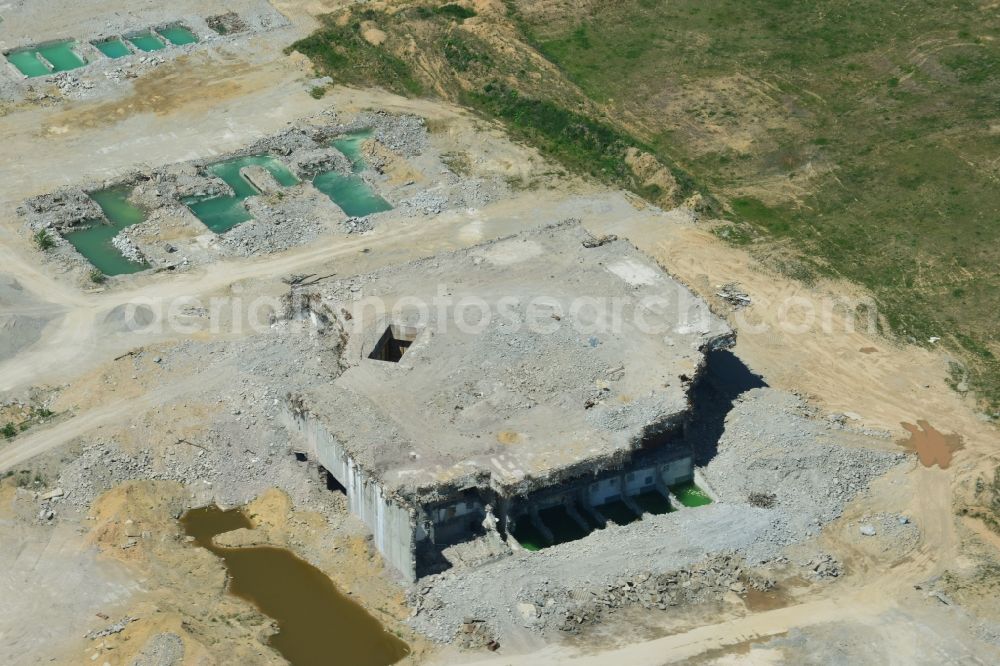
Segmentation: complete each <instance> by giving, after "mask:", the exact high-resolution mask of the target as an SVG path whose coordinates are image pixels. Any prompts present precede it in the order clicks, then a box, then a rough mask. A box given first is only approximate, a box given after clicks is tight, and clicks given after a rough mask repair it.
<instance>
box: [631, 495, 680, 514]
mask: <svg viewBox="0 0 1000 666" xmlns="http://www.w3.org/2000/svg"><path fill="white" fill-rule="evenodd" d="M633 499H634V500H635V503H636V504H638V505H639V508H641V509H642V510H643V511H645V512H646V513H651V514H653V515H660V514H663V513H670V512H671V511H673V510H674V507H672V506H670V500H668V499H667V498H666V497H664V496H663V493H661V492H659V491H656V490H650V491H648V492H645V493H640V494H638V495H636V496H635V497H634V498H633Z"/></svg>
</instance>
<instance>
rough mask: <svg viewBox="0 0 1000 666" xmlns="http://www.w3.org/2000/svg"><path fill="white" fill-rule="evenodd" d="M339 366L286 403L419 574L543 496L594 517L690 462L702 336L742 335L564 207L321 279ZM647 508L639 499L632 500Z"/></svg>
mask: <svg viewBox="0 0 1000 666" xmlns="http://www.w3.org/2000/svg"><path fill="white" fill-rule="evenodd" d="M304 298H305V299H306V301H307V307H306V308H305V309H306V310H308V311H309V314H310V316H312V317H313V318H314V319H315V320H316V321H317V322H320V323H321V324H322V325H324V326H337V327H340V328H341V329H342V333H343V335H342V339H343V340H344V348H343V357H342V358H343V363H344V364H345V369H344V371H343V373H342V374H341V375H340V376H339V377H338V378H337V379H336V380H335V381H334V382H332V383H331V384H330V385H327V386H325V387H323V388H321V389H318V390H312V391H310V392H308V393H305V394H301V395H295V396H292V398H291V400H290V401H289V410H288V420H289V423H290V424H292V426H293V427H295V428H297V429H298V430H299V432H301V433H302V434H303V435H304V441H306V442H307V448H308V450H307V451H305V452H304V453H305V454H306V455H308V456H309V457H310V458H311V459H314V460H316V461H317V462H318V464H320V465H321V466H322V467H323V468H325V470H327V472H328V473H329V474H330V475H331V476H332V477H333V478H335V479H336V481H337V482H339V484H341V485H342V486H343V487H344V488H345V489H346V494H347V496H348V503H349V506H350V510H351V511H352V512H353V513H354V514H356V515H357V516H359V517H360V518H361V519H362V520H363V521H364V522H365V523H366V524H367V525H368V526H369V528H370V529H371V531H372V533H373V536H374V542H375V544H376V546H377V547H378V549H379V550H380V551H381V553H382V554H383V556H384V557H385V559H386V561H387V562H389V563H390V564H391V565H392V566H394V567H395V568H396V569H398V570H399V572H400V573H401V574H402V575H403V576H404V577H405V578H406V579H408V580H411V581H412V580H416V579H417V578H419V577H421V576H423V575H426V574H430V573H434V572H437V571H440V570H441V569H442V568H446V567H447V566H448V563H447V562H446V561H444V560H443V558H442V555H441V553H442V551H443V550H444V549H446V548H448V547H449V546H451V545H454V544H457V543H462V542H465V541H469V540H472V539H476V538H479V537H482V536H483V535H484V534H487V535H492V536H493V537H494V538H496V537H499V538H500V539H502V540H504V541H505V543H507V544H510V546H511V547H512V548H514V549H516V548H518V547H519V544H518V538H517V537H516V536H515V535H516V534H518V533H519V532H520V533H522V534H523V533H524V532H525V531H526V530H527V531H529V532H530V531H532V530H533V532H534V533H536V534H539V533H540V535H541V536H540V538H541V539H542V540H544V541H547V542H548V543H552V542H554V541H558V535H556V534H553V532H554V531H556V530H555V529H554V528H556V527H557V526H554V525H550V524H546V522H545V520H542V519H541V514H540V512H542V513H545V512H547V511H548V512H549V513H550V514H551V512H552V511H553V510H555V511H559V512H560V518H561V519H562V520H566V521H570V522H571V523H572V524H573V525H575V526H576V527H578V528H580V529H582V530H586V531H589V530H590V529H594V528H595V527H599V526H601V525H602V524H603V523H604V522H605V521H606V520H608V519H613V517H612V516H611V515H608V514H610V513H612V512H611V511H610V508H611V507H612V505H614V504H616V503H624V504H625V505H626V506H630V505H631V506H633V508H634V504H631V503H630V498H631V497H633V496H635V495H637V494H639V493H642V492H649V491H653V492H659V493H661V494H663V495H664V497H667V496H668V493H669V490H668V489H669V487H670V486H671V485H673V484H675V483H678V482H683V481H687V480H690V479H691V478H692V475H693V474H694V468H693V462H692V452H691V451H690V450H689V449H688V448H686V447H685V445H683V444H682V439H683V437H682V433H683V430H684V428H685V423H686V422H687V420H688V419H689V418H690V412H691V405H690V401H689V388H690V386H691V383H692V382H693V381H694V380H695V378H696V377H697V376H698V373H699V372H700V370H701V368H702V366H703V365H704V359H705V354H706V353H707V352H708V351H710V350H712V349H717V348H723V347H728V346H731V344H732V342H733V340H734V335H733V333H732V331H731V330H730V329H729V327H728V326H727V325H726V324H725V322H724V321H723V320H722V319H720V318H718V317H716V316H715V315H713V314H712V313H711V312H710V310H709V308H708V305H707V304H706V303H705V302H704V301H703V300H701V299H700V298H698V297H696V296H695V295H694V294H693V293H692V292H691V291H689V290H688V289H687V288H686V287H684V286H683V285H681V284H680V283H678V282H677V281H675V280H673V279H672V278H671V277H670V276H668V275H667V274H666V273H664V272H663V271H662V270H661V269H660V268H659V267H658V266H657V265H656V264H655V263H654V262H652V261H651V260H650V259H649V258H647V257H645V256H644V255H642V254H641V253H640V252H639V251H638V250H636V249H635V248H634V247H633V246H632V245H630V244H628V243H626V242H624V241H620V240H615V239H613V238H602V239H594V238H593V237H591V236H590V235H589V234H588V233H587V232H586V231H585V230H584V229H583V228H582V227H581V226H580V225H579V223H578V222H576V221H567V222H564V223H560V224H557V225H553V226H549V227H546V228H543V229H540V230H537V231H532V232H526V233H523V234H520V235H518V236H515V237H511V238H506V239H501V240H498V241H493V242H490V243H487V244H484V245H481V246H477V247H474V248H471V249H468V250H463V251H459V252H455V253H451V254H446V255H439V256H436V257H432V258H429V259H425V260H421V261H418V262H414V263H410V264H406V265H403V266H396V267H391V268H386V269H384V270H382V271H379V272H377V273H374V274H371V275H367V276H359V277H355V278H350V279H345V280H341V281H338V282H335V283H330V284H328V285H326V286H324V287H322V288H318V287H314V288H313V291H312V292H311V293H310V294H308V295H306V296H304ZM640 513H641V512H640Z"/></svg>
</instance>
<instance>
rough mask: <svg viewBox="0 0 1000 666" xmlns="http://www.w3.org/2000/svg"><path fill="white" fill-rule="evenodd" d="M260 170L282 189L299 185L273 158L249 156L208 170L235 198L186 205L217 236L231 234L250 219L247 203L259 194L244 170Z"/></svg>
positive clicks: (198, 200) (191, 201) (196, 199)
mask: <svg viewBox="0 0 1000 666" xmlns="http://www.w3.org/2000/svg"><path fill="white" fill-rule="evenodd" d="M252 165H256V166H260V167H263V168H265V169H267V171H268V172H269V173H270V174H271V175H272V176H274V179H275V180H276V181H277V182H278V184H279V185H282V186H284V187H290V186H292V185H295V184H297V183H298V182H299V179H298V178H296V177H295V174H293V173H292V172H291V171H289V169H288V167H286V166H285V165H284V164H282V163H281V162H279V161H278V160H276V159H274V158H273V157H271V156H270V155H248V156H246V157H237V158H235V159H232V160H226V161H225V162H218V163H216V164H212V165H211V166H209V167H208V171H209V172H210V173H212V174H214V175H216V176H218V177H219V178H221V179H222V180H223V181H225V182H226V184H227V185H229V186H230V187H231V188H233V194H234V196H221V197H189V198H187V199H184V200H183V203H184V204H185V205H186V206H187V207H188V208H190V209H191V212H192V213H194V215H195V217H197V218H198V219H199V220H201V221H202V223H203V224H204V225H205V226H206V227H208V228H209V229H211V230H212V231H214V232H215V233H217V234H221V233H224V232H226V231H229V230H230V229H232V228H233V227H235V226H236V225H238V224H242V223H243V222H246V221H248V220H250V219H252V217H253V216H252V215H250V212H249V211H247V209H246V206H245V205H244V204H243V200H244V199H246V198H247V197H252V196H254V195H255V194H259V192H258V191H257V188H255V187H254V186H253V185H251V184H250V181H248V180H247V179H246V178H244V177H243V176H241V175H240V169H242V168H244V167H248V166H252Z"/></svg>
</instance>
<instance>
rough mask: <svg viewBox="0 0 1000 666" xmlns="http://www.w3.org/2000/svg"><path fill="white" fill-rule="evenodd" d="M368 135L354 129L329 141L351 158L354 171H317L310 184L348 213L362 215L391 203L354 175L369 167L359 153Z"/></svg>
mask: <svg viewBox="0 0 1000 666" xmlns="http://www.w3.org/2000/svg"><path fill="white" fill-rule="evenodd" d="M371 135H372V132H371V130H365V131H362V132H354V133H353V134H348V135H346V136H343V137H341V138H339V139H334V140H333V141H332V142H331V144H330V145H332V146H333V147H334V148H336V149H337V150H339V151H340V152H341V153H343V154H344V156H345V157H346V158H347V159H348V160H349V161H350V163H351V172H352V174H353V175H350V176H345V175H344V174H340V173H337V172H336V171H324V172H323V173H319V174H317V175H316V176H315V177H314V178H313V181H312V183H313V187H315V188H316V189H317V190H319V191H320V192H322V193H323V194H325V195H326V196H328V197H330V200H331V201H332V202H333V203H335V204H337V206H339V207H340V209H341V210H342V211H344V213H346V214H347V215H350V216H351V217H364V216H365V215H371V214H372V213H381V212H383V211H386V210H392V205H390V204H389V202H388V201H386V200H385V199H383V198H382V197H380V196H379V195H378V194H376V193H375V192H374V191H372V188H371V187H369V186H368V183H366V182H365V181H364V180H362V179H361V177H360V176H358V175H357V174H360V173H361V172H362V171H364V170H365V169H367V168H368V164H367V163H366V162H365V159H364V156H363V155H362V154H361V144H362V143H364V142H365V140H366V139H368V138H370V137H371Z"/></svg>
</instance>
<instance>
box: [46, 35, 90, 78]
mask: <svg viewBox="0 0 1000 666" xmlns="http://www.w3.org/2000/svg"><path fill="white" fill-rule="evenodd" d="M73 46H75V42H72V41H68V42H59V43H56V44H48V45H47V46H40V47H38V53H39V55H41V56H42V57H43V58H45V59H46V60H48V61H49V64H51V65H52V71H53V72H66V71H69V70H71V69H76V68H77V67H83V66H84V65H86V64H87V61H85V60H83V59H82V58H81V57H80V56H78V55H77V54H76V53H75V52H74V51H73Z"/></svg>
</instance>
